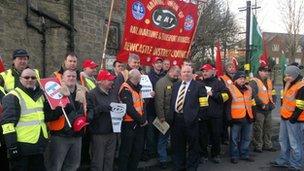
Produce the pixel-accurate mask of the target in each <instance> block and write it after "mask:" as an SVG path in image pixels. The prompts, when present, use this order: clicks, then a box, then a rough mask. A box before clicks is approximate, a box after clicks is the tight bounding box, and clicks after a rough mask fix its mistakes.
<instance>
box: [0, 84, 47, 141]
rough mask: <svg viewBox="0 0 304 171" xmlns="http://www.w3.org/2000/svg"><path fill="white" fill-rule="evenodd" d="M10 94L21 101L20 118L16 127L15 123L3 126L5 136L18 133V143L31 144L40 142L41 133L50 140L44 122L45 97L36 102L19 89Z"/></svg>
mask: <svg viewBox="0 0 304 171" xmlns="http://www.w3.org/2000/svg"><path fill="white" fill-rule="evenodd" d="M8 94H13V95H14V96H16V97H17V98H18V99H19V105H20V118H19V121H18V123H17V124H16V125H14V123H6V124H3V125H2V129H3V134H4V135H5V134H8V133H12V132H16V134H17V141H18V142H23V143H30V144H35V143H37V142H38V140H39V137H40V134H41V131H42V134H43V137H45V138H48V133H47V128H46V124H45V122H44V112H43V102H44V98H43V96H41V97H40V98H39V99H38V100H37V101H34V100H33V99H32V98H31V97H30V96H29V95H27V94H26V93H25V92H24V91H23V90H22V89H20V88H19V87H17V88H15V89H14V90H12V91H11V92H9V93H8Z"/></svg>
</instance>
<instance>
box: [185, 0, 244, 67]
mask: <svg viewBox="0 0 304 171" xmlns="http://www.w3.org/2000/svg"><path fill="white" fill-rule="evenodd" d="M225 2H226V1H225V0H208V1H207V3H205V4H204V6H203V9H202V10H203V13H202V16H201V19H200V21H199V26H198V29H197V33H196V39H195V41H194V44H193V45H192V49H191V55H190V57H191V59H192V60H193V61H195V63H197V64H198V65H200V64H201V63H202V62H204V61H205V58H206V57H208V56H211V57H212V56H213V50H214V43H215V41H216V40H221V43H222V47H223V49H224V50H225V49H227V48H229V46H231V45H232V44H234V43H235V42H236V40H237V36H238V32H239V30H238V25H237V22H236V20H235V16H234V15H233V14H232V13H231V11H230V9H229V7H228V5H227V4H226V3H225Z"/></svg>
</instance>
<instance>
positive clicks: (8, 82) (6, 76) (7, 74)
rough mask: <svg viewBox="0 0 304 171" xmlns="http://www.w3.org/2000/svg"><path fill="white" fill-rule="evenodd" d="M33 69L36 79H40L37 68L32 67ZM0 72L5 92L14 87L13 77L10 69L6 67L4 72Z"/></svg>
mask: <svg viewBox="0 0 304 171" xmlns="http://www.w3.org/2000/svg"><path fill="white" fill-rule="evenodd" d="M34 71H35V73H36V77H37V80H40V77H39V72H38V70H36V69H34ZM0 74H1V76H2V78H3V81H4V87H3V88H4V90H5V91H6V92H10V91H11V90H13V89H14V88H15V77H14V76H13V74H12V69H8V70H6V71H4V72H1V73H0Z"/></svg>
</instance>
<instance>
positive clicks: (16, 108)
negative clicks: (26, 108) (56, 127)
mask: <svg viewBox="0 0 304 171" xmlns="http://www.w3.org/2000/svg"><path fill="white" fill-rule="evenodd" d="M18 87H19V88H21V89H22V90H23V91H24V92H25V93H27V94H28V95H29V96H30V97H31V98H32V99H33V100H34V101H37V100H38V99H39V98H40V97H41V96H43V91H42V90H41V89H40V88H39V87H38V88H36V89H35V90H29V89H26V88H25V87H24V86H22V85H21V84H20V85H18ZM2 103H3V117H2V119H1V125H3V124H6V123H14V125H15V126H16V125H17V123H18V121H19V118H20V110H21V109H20V105H19V99H18V98H17V97H16V96H15V95H12V94H8V95H6V96H5V97H4V98H3V100H2ZM43 110H44V116H45V121H48V120H50V117H49V116H55V115H56V117H57V116H60V115H61V114H60V113H59V112H58V110H55V111H53V110H51V108H50V106H49V104H48V102H47V101H45V102H44V109H43ZM4 138H5V143H6V146H7V147H8V148H10V147H14V146H18V147H19V148H20V151H21V154H22V155H31V154H41V153H43V152H44V149H45V147H46V143H47V140H46V139H45V138H44V137H43V135H42V132H40V138H39V140H38V142H37V143H36V144H29V143H21V142H17V135H16V132H13V133H9V134H6V135H4Z"/></svg>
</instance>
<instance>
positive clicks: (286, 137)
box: [275, 120, 304, 169]
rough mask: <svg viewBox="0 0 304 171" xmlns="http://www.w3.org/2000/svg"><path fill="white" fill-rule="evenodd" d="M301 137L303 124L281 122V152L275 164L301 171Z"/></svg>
mask: <svg viewBox="0 0 304 171" xmlns="http://www.w3.org/2000/svg"><path fill="white" fill-rule="evenodd" d="M303 136H304V135H303V123H294V124H292V123H290V122H289V121H288V120H281V123H280V134H279V142H280V146H281V152H280V156H279V157H278V158H277V159H276V160H275V162H276V163H277V164H279V165H285V166H288V165H289V166H291V167H294V168H297V169H301V168H302V167H303V155H304V153H303V140H304V138H303Z"/></svg>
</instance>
